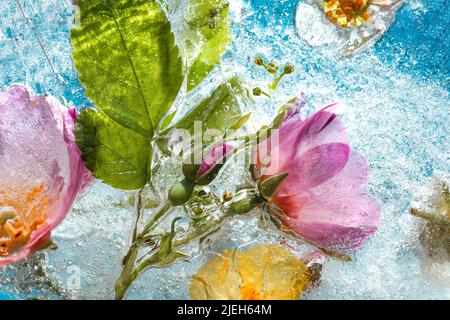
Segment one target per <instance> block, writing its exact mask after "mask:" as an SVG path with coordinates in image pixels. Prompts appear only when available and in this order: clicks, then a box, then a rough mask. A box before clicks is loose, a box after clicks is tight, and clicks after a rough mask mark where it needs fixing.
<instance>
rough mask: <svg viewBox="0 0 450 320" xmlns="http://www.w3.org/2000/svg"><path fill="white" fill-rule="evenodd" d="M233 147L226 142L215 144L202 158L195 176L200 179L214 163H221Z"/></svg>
mask: <svg viewBox="0 0 450 320" xmlns="http://www.w3.org/2000/svg"><path fill="white" fill-rule="evenodd" d="M232 149H233V146H231V145H229V144H226V143H219V144H218V145H217V146H215V147H214V148H213V149H212V150H211V151H210V152H209V153H208V154H207V155H206V156H205V157H204V158H203V162H202V164H201V165H200V167H199V168H198V172H197V177H198V179H199V180H200V179H202V177H203V176H205V175H206V174H208V172H210V171H211V170H212V169H213V168H214V167H215V166H216V165H220V164H223V162H224V159H223V158H224V157H225V156H226V155H227V154H228V152H230V151H231V150H232Z"/></svg>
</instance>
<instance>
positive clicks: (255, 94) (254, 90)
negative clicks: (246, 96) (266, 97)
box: [253, 87, 262, 97]
mask: <svg viewBox="0 0 450 320" xmlns="http://www.w3.org/2000/svg"><path fill="white" fill-rule="evenodd" d="M261 94H262V90H261V88H259V87H256V88H253V95H254V96H256V97H259V96H260V95H261Z"/></svg>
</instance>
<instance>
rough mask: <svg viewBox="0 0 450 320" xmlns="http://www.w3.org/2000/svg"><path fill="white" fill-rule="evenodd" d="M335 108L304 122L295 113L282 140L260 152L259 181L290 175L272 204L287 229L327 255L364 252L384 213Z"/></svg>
mask: <svg viewBox="0 0 450 320" xmlns="http://www.w3.org/2000/svg"><path fill="white" fill-rule="evenodd" d="M334 107H335V105H331V106H328V107H325V108H323V109H322V110H320V111H318V112H316V113H315V114H313V115H312V116H310V117H308V118H306V119H304V120H302V119H300V116H299V114H298V113H295V112H291V113H288V116H287V117H286V119H285V120H284V122H283V124H282V125H281V127H280V129H279V131H278V133H277V134H276V135H275V136H277V139H272V138H273V137H272V138H271V139H267V140H265V141H263V142H262V143H260V144H259V145H258V146H257V147H256V149H255V151H256V152H255V165H254V169H255V177H256V178H257V179H259V181H260V182H261V181H264V180H265V179H267V178H268V177H270V176H273V175H278V174H281V173H283V172H287V173H288V176H287V178H286V179H285V180H284V181H283V182H282V183H281V185H280V186H279V187H278V188H277V189H276V191H275V193H274V194H273V195H272V197H271V198H270V199H269V202H270V204H271V205H272V206H271V207H272V212H273V213H278V214H280V216H279V218H280V219H281V221H282V223H283V224H284V225H285V227H287V228H289V229H290V230H291V231H293V232H294V233H295V234H297V235H298V236H300V237H301V238H303V239H305V240H307V241H309V242H311V243H313V244H315V245H317V246H319V247H321V248H325V249H329V250H333V251H338V252H345V251H348V250H352V249H357V248H359V247H360V246H362V245H363V244H364V242H365V240H366V239H367V238H368V237H369V236H370V235H372V234H373V233H374V232H375V231H376V229H377V226H378V223H379V219H380V209H379V206H378V203H377V201H376V200H375V199H374V198H373V197H372V196H371V195H370V194H369V193H368V192H367V189H366V182H367V178H368V168H367V164H366V161H365V160H364V158H363V157H362V156H361V155H359V154H358V153H357V152H356V151H354V150H352V149H351V148H350V146H349V144H348V139H347V135H346V132H345V128H344V126H343V124H342V122H341V121H340V120H339V119H338V118H337V116H336V114H335V113H334V112H333V110H334Z"/></svg>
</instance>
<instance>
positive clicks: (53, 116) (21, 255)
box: [0, 85, 92, 266]
mask: <svg viewBox="0 0 450 320" xmlns="http://www.w3.org/2000/svg"><path fill="white" fill-rule="evenodd" d="M75 118H76V111H75V109H67V108H65V107H63V106H61V105H60V104H59V102H58V101H57V100H56V99H55V98H53V97H50V96H45V95H40V96H35V97H32V96H31V94H30V92H29V91H28V90H27V88H25V87H23V86H19V85H13V86H10V87H9V88H8V89H6V90H4V91H0V163H1V166H0V266H2V265H6V264H9V263H12V262H15V261H18V260H21V259H25V258H27V257H29V256H30V255H31V254H33V253H34V252H35V251H36V250H38V249H40V248H42V247H43V246H45V244H46V243H47V242H48V240H49V239H50V233H51V230H52V229H54V228H55V227H56V226H58V225H59V223H60V222H61V221H62V220H63V219H64V217H65V216H66V215H67V213H68V211H69V210H70V208H71V206H72V203H73V201H74V199H75V197H76V195H77V193H78V192H79V191H80V190H81V189H83V188H85V187H87V185H88V184H89V183H90V182H91V181H92V176H91V174H90V173H89V171H88V170H87V169H86V168H85V166H84V164H83V162H82V160H81V155H80V151H79V149H78V147H77V145H76V142H75V136H74V126H75Z"/></svg>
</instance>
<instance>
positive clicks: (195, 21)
mask: <svg viewBox="0 0 450 320" xmlns="http://www.w3.org/2000/svg"><path fill="white" fill-rule="evenodd" d="M188 6H189V14H188V16H187V17H186V22H187V25H188V28H189V29H190V30H191V31H193V33H194V34H196V35H200V39H196V38H197V37H195V36H192V37H191V39H194V41H193V42H192V41H191V40H190V39H188V40H186V47H187V51H188V53H187V54H188V58H189V60H191V61H189V65H190V70H189V75H188V83H187V85H188V90H191V89H193V88H195V87H196V86H197V85H198V84H199V83H200V82H201V81H202V80H203V79H204V78H205V77H206V76H207V75H208V74H209V73H210V72H211V70H212V69H213V68H214V66H215V65H216V64H218V63H220V56H221V55H222V54H223V53H224V52H225V50H226V48H227V44H228V42H229V41H230V23H229V19H228V7H229V5H228V1H227V0H189V1H188ZM199 42H200V43H202V45H201V46H200V47H199Z"/></svg>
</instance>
